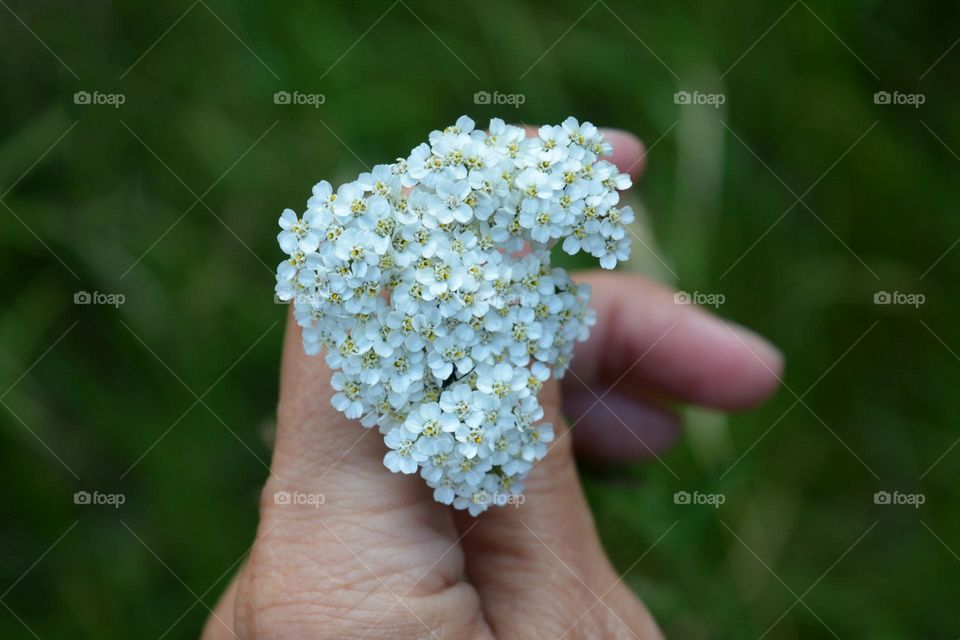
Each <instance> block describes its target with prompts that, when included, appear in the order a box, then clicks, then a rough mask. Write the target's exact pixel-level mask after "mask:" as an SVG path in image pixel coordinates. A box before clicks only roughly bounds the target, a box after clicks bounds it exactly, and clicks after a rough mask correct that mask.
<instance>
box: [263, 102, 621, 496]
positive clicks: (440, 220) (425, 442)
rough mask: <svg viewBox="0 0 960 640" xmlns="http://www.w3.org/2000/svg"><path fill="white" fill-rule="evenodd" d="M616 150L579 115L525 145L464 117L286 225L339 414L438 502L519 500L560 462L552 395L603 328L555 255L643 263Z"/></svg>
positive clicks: (285, 278)
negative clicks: (544, 394)
mask: <svg viewBox="0 0 960 640" xmlns="http://www.w3.org/2000/svg"><path fill="white" fill-rule="evenodd" d="M611 150H612V149H611V146H610V145H609V143H606V142H604V140H603V136H602V135H601V134H600V133H599V131H598V130H597V128H596V127H594V126H593V125H592V124H590V123H583V124H579V123H578V122H577V120H575V119H574V118H568V119H567V120H565V121H564V122H563V124H561V125H559V126H545V127H542V128H541V129H540V130H539V136H537V137H530V138H527V137H525V134H524V130H523V129H521V128H519V127H514V126H509V125H506V124H504V122H503V121H502V120H500V119H493V120H491V121H490V128H489V133H487V132H484V131H480V130H476V129H474V123H473V121H472V120H471V119H470V118H468V117H466V116H463V117H461V118H460V119H458V120H457V122H456V124H455V125H454V126H451V127H447V128H446V129H444V130H443V131H434V132H432V133H431V134H430V137H429V143H424V144H421V145H420V146H418V147H417V148H415V149H413V151H411V152H410V155H409V156H408V157H407V158H400V159H398V160H397V161H396V162H394V163H393V164H384V165H377V166H376V167H374V168H373V171H372V172H370V173H363V174H361V175H360V176H359V177H358V178H357V180H355V181H353V182H350V183H348V184H344V185H343V186H341V187H340V188H339V189H337V190H336V191H334V190H333V188H332V187H331V186H330V184H329V183H328V182H326V181H323V182H320V183H319V184H317V185H316V186H315V187H314V188H313V195H312V197H311V198H310V199H309V201H308V202H307V210H306V212H305V213H304V214H303V215H302V216H297V214H296V213H294V212H293V211H292V210H290V209H287V210H285V211H284V212H283V215H282V216H281V217H280V227H281V228H282V231H281V232H280V235H279V237H278V239H279V242H280V246H281V248H282V249H283V250H284V252H286V253H287V255H288V256H289V257H288V259H287V260H285V261H284V262H282V263H281V264H280V266H279V268H278V269H277V286H276V293H277V295H278V297H279V298H280V299H282V300H293V301H294V306H295V311H294V314H295V317H296V319H297V321H298V322H299V324H300V326H301V327H302V328H303V344H304V349H305V350H306V352H307V353H308V354H317V353H319V352H320V351H322V350H324V349H325V350H326V351H327V355H326V358H327V362H328V363H329V365H330V367H331V368H332V369H333V370H334V371H335V373H334V375H333V379H332V385H333V387H334V389H335V390H336V393H335V395H334V396H333V405H334V407H336V408H337V409H338V410H339V411H342V412H343V413H344V414H346V416H347V417H348V418H352V419H358V418H359V419H361V423H362V424H363V425H364V426H365V427H372V426H374V425H376V426H377V427H379V430H380V432H381V433H382V434H383V435H384V441H385V443H386V445H387V446H388V447H389V448H390V451H389V452H388V453H387V455H386V457H385V458H384V464H385V465H386V466H387V467H388V468H389V469H390V470H391V471H393V472H402V473H408V474H412V473H416V472H417V471H418V470H419V472H420V475H421V476H422V477H423V478H424V480H426V482H427V484H428V485H429V486H430V487H432V488H433V489H434V497H435V498H436V500H437V501H438V502H442V503H445V504H453V506H454V507H456V508H458V509H468V510H469V512H470V513H471V514H472V515H476V514H478V513H480V512H482V511H484V510H486V508H487V507H488V506H490V505H498V504H506V503H508V502H509V503H512V502H514V500H513V499H514V498H516V497H517V496H519V495H520V494H521V493H522V491H523V481H524V479H525V478H526V476H527V474H528V473H529V471H530V468H531V465H532V464H533V463H534V462H536V461H537V460H540V459H541V458H543V456H544V455H545V454H546V452H547V443H548V442H550V441H551V440H552V439H553V427H552V425H550V424H549V423H541V422H539V421H540V420H541V419H542V418H543V408H542V407H541V406H540V403H539V402H538V400H537V393H538V391H539V390H540V388H541V387H542V386H543V384H544V382H545V381H546V380H547V379H548V378H549V377H550V376H551V374H552V375H553V376H554V377H557V378H559V377H561V376H562V375H563V373H564V371H565V370H566V368H567V366H568V365H569V363H570V358H571V354H572V351H573V344H574V341H576V340H585V339H586V338H587V335H588V333H589V327H590V326H591V325H592V324H593V323H594V321H595V319H594V314H593V312H591V311H590V310H589V309H588V308H587V302H588V301H589V297H590V291H589V288H588V287H587V286H586V285H579V286H578V285H576V284H574V283H573V282H572V281H571V279H570V277H569V275H568V274H567V273H566V272H565V271H564V270H563V269H560V268H551V266H550V249H551V247H553V246H554V245H555V244H556V243H557V242H558V241H560V240H561V239H563V245H562V246H563V249H564V250H565V251H566V252H567V253H569V254H575V253H577V252H580V251H583V252H586V253H589V254H590V255H592V256H594V257H596V258H599V260H600V264H601V266H603V267H604V268H607V269H611V268H613V267H614V266H615V265H616V264H617V262H618V261H622V260H625V259H626V258H627V257H628V255H629V252H630V238H629V237H628V235H627V233H626V230H625V227H624V225H625V224H628V223H630V222H631V221H632V220H633V212H632V211H631V209H630V208H629V207H620V206H618V203H619V200H620V194H619V193H618V190H623V189H626V188H628V187H629V186H630V179H629V177H628V176H627V175H626V174H622V173H618V171H617V168H616V166H614V165H613V164H611V163H610V162H607V161H606V160H603V159H601V157H602V156H604V155H608V154H609V153H610V152H611Z"/></svg>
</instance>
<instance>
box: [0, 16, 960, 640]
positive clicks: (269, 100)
mask: <svg viewBox="0 0 960 640" xmlns="http://www.w3.org/2000/svg"><path fill="white" fill-rule="evenodd" d="M0 5H3V6H2V7H0V43H2V44H0V47H2V51H3V53H4V55H3V56H2V58H0V69H2V73H3V75H2V77H3V86H4V90H3V92H2V93H0V114H2V120H0V131H2V136H0V193H2V199H0V204H2V205H3V206H2V207H0V265H2V268H0V281H2V289H0V291H2V298H0V304H2V309H3V312H2V314H0V401H2V405H3V406H2V407H0V438H2V440H0V467H2V477H3V483H4V487H5V491H4V494H3V499H2V500H0V522H2V527H0V603H2V604H3V605H5V608H3V609H0V637H2V638H29V637H33V636H34V635H35V636H36V637H39V638H41V639H43V640H46V639H47V638H66V637H71V638H73V637H90V638H159V637H161V636H163V637H165V638H190V637H195V636H196V635H197V634H198V631H199V629H200V627H201V625H202V623H203V621H204V620H205V618H206V615H207V611H206V607H205V606H204V605H201V604H199V603H198V602H197V599H198V598H201V599H202V601H203V602H204V603H205V605H206V606H212V605H213V603H214V602H215V600H216V598H217V597H218V596H219V594H220V592H221V591H222V589H223V588H224V587H225V586H226V584H227V581H228V579H229V575H230V574H231V573H232V572H231V570H230V569H231V567H233V566H234V565H235V563H236V562H238V561H239V560H240V559H241V558H242V556H243V554H244V553H245V551H246V549H247V548H248V546H249V544H250V543H251V541H252V539H253V534H254V528H255V525H256V500H257V496H258V491H259V488H260V486H261V484H262V482H263V481H264V479H265V477H266V473H267V470H266V467H265V463H266V461H268V460H269V455H270V445H269V442H270V439H271V433H272V429H273V420H274V408H275V402H276V379H277V371H278V357H279V349H280V344H281V337H282V325H281V324H279V322H280V321H281V320H282V317H283V311H284V307H282V306H278V305H275V304H273V302H272V300H271V290H272V287H273V276H272V273H271V272H272V270H273V267H274V266H275V264H276V262H278V260H279V256H280V253H279V250H278V248H277V247H276V245H275V233H276V219H277V216H278V214H279V212H280V210H281V209H282V208H283V207H286V206H291V207H294V208H298V207H301V206H302V204H303V202H305V200H306V197H307V195H308V194H309V189H310V186H311V185H312V184H313V183H314V182H315V181H317V180H319V179H321V178H331V179H332V180H334V181H337V180H342V179H346V178H348V177H350V176H353V175H355V174H356V173H358V172H359V171H360V170H362V169H363V167H364V166H366V165H368V164H374V163H377V162H381V161H389V160H391V159H393V158H395V157H396V156H398V155H401V154H405V153H406V151H407V150H409V149H410V148H411V147H412V146H413V145H414V144H415V143H417V142H418V141H420V140H421V139H422V138H424V136H425V134H426V133H427V132H428V131H429V130H430V129H432V128H436V127H438V126H441V125H444V124H446V123H449V122H452V121H453V120H454V119H455V118H456V116H458V115H460V114H461V113H467V114H470V115H471V116H473V117H474V118H475V119H477V120H478V121H481V122H483V121H485V120H486V119H488V118H489V117H492V116H500V117H503V118H504V119H506V120H508V121H516V122H525V123H543V122H559V121H561V120H562V119H563V118H564V117H566V116H567V115H571V114H572V115H576V116H578V117H580V118H581V119H589V120H591V121H593V122H595V123H598V124H602V125H606V126H615V127H622V128H625V129H629V130H631V131H635V132H637V133H638V134H639V135H640V136H642V137H643V138H644V140H645V141H646V142H647V144H648V146H650V147H651V151H650V154H649V158H648V160H649V169H648V171H647V174H646V176H645V177H644V179H643V180H642V182H641V183H640V184H639V186H638V187H637V188H635V190H634V192H635V193H636V196H635V197H637V198H638V200H639V201H640V202H642V207H643V209H644V212H645V215H644V216H642V218H643V220H642V221H641V228H638V229H637V232H638V233H641V234H646V237H647V240H646V242H647V244H649V246H650V247H651V249H653V250H654V251H655V252H656V253H655V255H654V254H653V253H651V252H648V251H646V250H644V249H643V247H641V246H639V244H638V245H636V251H635V254H636V260H635V262H634V263H633V264H631V265H628V266H629V267H630V268H633V269H637V270H641V271H644V272H646V273H648V274H649V275H651V276H652V277H655V278H658V279H661V280H663V281H665V282H667V283H669V284H670V285H672V286H676V287H678V288H681V289H683V290H685V291H689V292H694V291H697V292H700V293H713V294H721V295H722V296H723V297H724V301H725V302H724V304H723V305H722V306H721V307H720V309H719V312H720V313H721V314H722V315H724V316H727V317H729V318H732V319H734V320H736V321H738V322H740V323H743V324H746V325H749V326H752V327H754V328H756V329H757V330H758V331H760V332H761V333H763V334H765V335H767V336H769V337H770V338H771V339H772V340H773V341H774V342H775V343H777V344H778V345H779V346H780V347H781V348H782V349H783V350H784V351H785V353H786V357H787V362H788V365H787V373H786V376H785V387H784V388H783V389H782V390H781V391H780V392H779V394H778V395H777V396H776V397H775V398H774V400H773V401H772V402H770V403H769V404H767V405H766V406H764V407H762V408H760V409H758V410H755V411H752V412H750V413H748V414H744V415H740V416H736V417H730V418H728V417H725V416H721V415H718V414H714V413H708V412H704V411H691V412H689V413H688V415H687V423H688V428H687V430H686V432H685V436H684V438H683V439H682V440H681V443H680V444H679V446H678V447H677V448H676V449H674V450H673V451H671V452H670V453H669V454H667V455H665V456H664V458H663V463H664V464H660V463H657V462H656V461H653V462H651V463H647V464H643V465H637V466H632V467H626V468H621V467H618V468H603V469H601V468H587V469H585V476H586V479H585V482H586V484H587V488H588V493H589V496H590V499H591V503H592V504H593V506H594V509H595V513H596V516H597V520H598V523H599V525H600V527H601V531H602V535H603V538H604V541H605V543H606V545H607V548H608V549H609V551H610V553H611V555H612V557H613V560H614V562H615V564H616V566H617V567H618V568H619V569H620V570H621V571H626V572H627V573H626V576H625V578H624V579H625V580H626V581H627V582H628V583H629V584H630V585H631V586H632V587H633V588H634V589H635V590H636V591H637V592H638V593H639V594H640V595H641V596H642V597H643V599H644V600H645V601H646V602H647V604H648V605H649V606H650V607H651V609H652V610H653V612H654V614H655V615H656V616H657V618H658V619H659V620H660V622H661V624H662V625H663V626H664V628H665V630H666V631H667V634H668V637H671V638H688V639H695V640H696V639H700V638H704V639H706V638H758V637H760V636H762V635H763V634H766V635H765V636H764V637H767V638H814V637H839V638H844V639H846V638H867V637H869V638H872V639H874V640H880V639H886V638H908V637H909V638H920V637H923V638H955V637H957V636H958V635H960V612H958V610H957V607H956V605H955V600H956V595H957V593H960V557H958V555H957V554H958V552H960V517H958V515H960V508H958V506H957V498H958V483H957V482H956V481H955V478H956V471H955V470H956V468H957V462H958V460H960V448H958V449H957V450H951V448H952V447H953V445H954V444H956V438H957V437H958V434H957V433H956V429H955V425H956V418H955V411H956V389H957V388H958V386H960V358H958V355H957V353H958V352H960V323H958V322H957V320H958V312H960V300H958V299H957V295H956V293H957V292H956V290H955V288H954V285H955V283H956V282H957V276H958V274H960V248H956V243H957V240H958V237H960V219H958V215H957V214H958V211H957V196H958V194H957V185H958V177H960V157H958V156H957V151H958V150H960V126H958V122H957V119H956V118H955V117H951V116H950V114H951V113H954V114H956V113H957V112H958V108H960V100H958V98H960V94H958V90H957V87H956V78H957V77H958V73H960V48H957V49H951V47H953V45H955V44H956V43H957V42H956V41H957V39H958V37H960V27H958V24H960V20H958V18H960V7H958V3H957V2H954V1H951V2H924V3H918V4H915V5H911V4H910V3H900V2H874V1H854V0H851V1H849V2H844V3H832V2H827V1H826V0H809V1H808V2H796V3H793V4H791V3H790V2H770V3H757V2H747V1H726V0H724V1H723V2H714V1H704V2H680V3H643V5H641V3H637V2H620V1H618V0H602V1H600V0H598V1H597V2H591V1H587V2H579V1H577V2H542V3H537V2H531V3H514V2H488V1H482V2H452V1H451V2H446V1H442V2H441V1H431V2H420V1H415V0H403V2H398V3H390V2H361V1H355V2H306V1H295V0H282V1H281V0H275V1H273V2H267V1H260V2H253V1H251V2H242V3H241V2H227V1H226V0H201V1H198V2H192V0H159V1H154V2H150V3H140V2H132V1H126V2H102V1H95V0H87V1H83V2H79V1H67V0H64V1H62V2H40V1H29V2H27V1H18V0H3V1H2V2H0ZM80 91H85V92H87V93H88V94H90V96H91V100H90V102H91V104H82V102H83V99H82V97H81V98H77V99H75V94H76V92H80ZM278 91H286V92H289V93H290V94H293V92H300V93H301V94H311V95H312V94H323V96H324V103H323V104H322V105H319V106H316V107H315V106H313V105H310V104H300V105H296V104H276V103H275V101H274V94H275V93H276V92H278ZM478 91H487V92H490V93H491V94H492V93H493V92H495V91H496V92H500V93H501V94H522V95H523V97H524V103H523V104H522V105H521V106H519V108H517V107H514V106H512V105H478V104H475V101H474V94H475V93H476V92H478ZM678 91H687V92H689V93H691V94H693V92H694V91H699V92H701V94H722V95H723V96H724V104H723V105H721V106H720V107H719V108H714V107H712V106H710V105H684V104H677V102H676V101H675V99H674V94H675V93H676V92H678ZM878 91H887V92H889V93H890V94H891V95H893V93H894V92H900V95H906V94H922V96H923V98H924V104H922V105H921V106H919V107H918V108H917V107H915V106H912V105H909V104H876V103H875V100H874V94H875V93H876V92H878ZM95 92H99V93H95ZM116 94H120V95H122V96H123V104H122V105H119V106H118V107H114V106H112V105H110V104H93V103H95V102H97V101H108V102H109V101H111V99H110V98H109V97H103V96H109V95H116ZM77 101H79V102H81V103H80V104H78V103H77ZM113 101H114V102H116V101H117V100H113ZM895 101H896V98H894V99H893V100H892V102H895ZM799 196H802V202H799V203H798V202H797V200H798V197H799ZM951 249H953V250H952V251H951ZM80 291H87V292H90V293H93V292H94V291H96V292H99V293H101V294H122V295H123V296H125V302H124V304H122V305H120V306H119V307H116V308H115V307H113V306H109V305H104V304H100V305H97V304H91V305H77V304H74V297H75V295H76V294H77V292H80ZM880 291H888V292H891V293H893V292H900V293H902V294H923V295H924V296H925V302H924V304H922V305H919V306H911V305H908V304H896V303H894V304H888V305H878V304H874V297H875V294H877V292H880ZM951 390H953V391H951ZM798 398H799V400H798ZM78 491H88V492H91V493H92V492H94V491H99V492H100V493H101V494H122V495H123V497H124V500H125V502H124V504H123V505H121V506H119V507H116V508H115V507H113V506H110V505H82V504H80V505H78V504H75V503H74V494H75V492H78ZM677 491H687V492H690V493H693V492H695V491H697V492H700V493H701V494H722V495H723V497H724V500H725V502H724V504H723V505H722V506H720V507H719V508H713V507H711V506H708V505H684V504H676V503H675V500H674V498H673V496H674V493H675V492H677ZM877 491H888V492H890V493H891V494H893V492H895V491H896V492H900V494H920V495H922V496H923V500H924V504H923V505H922V506H920V507H919V508H914V507H912V506H909V505H884V504H876V501H875V499H874V494H875V492H877ZM651 547H652V548H651ZM44 554H45V555H44ZM638 559H639V562H638ZM798 597H802V602H801V603H798V602H797V598H798ZM782 614H785V615H782ZM781 615H782V617H781Z"/></svg>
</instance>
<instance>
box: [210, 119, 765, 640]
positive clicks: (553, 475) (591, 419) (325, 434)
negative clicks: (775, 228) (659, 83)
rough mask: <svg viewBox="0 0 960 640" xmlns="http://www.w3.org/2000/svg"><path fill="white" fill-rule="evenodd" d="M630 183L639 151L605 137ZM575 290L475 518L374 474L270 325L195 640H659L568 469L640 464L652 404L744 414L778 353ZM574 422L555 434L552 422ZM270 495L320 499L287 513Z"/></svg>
mask: <svg viewBox="0 0 960 640" xmlns="http://www.w3.org/2000/svg"><path fill="white" fill-rule="evenodd" d="M606 135H607V139H608V140H609V141H610V142H611V143H612V144H613V146H614V149H615V153H614V156H613V158H612V161H613V162H615V163H616V164H617V166H618V167H620V169H621V170H622V171H630V172H631V173H632V174H633V175H634V177H636V176H637V175H638V174H639V172H640V171H641V170H642V168H643V167H642V165H643V159H644V156H645V152H644V150H643V146H642V145H641V143H640V142H639V141H638V140H637V139H636V138H634V137H633V136H631V135H629V134H626V133H622V132H606ZM574 278H575V280H577V281H580V282H587V283H589V284H591V285H592V287H593V296H592V299H591V303H590V304H591V307H592V308H594V309H595V310H596V311H597V324H596V326H595V327H594V328H593V330H592V332H591V335H590V339H589V341H587V342H585V343H580V344H578V345H577V348H576V352H575V357H574V360H573V365H572V369H571V370H570V371H568V373H567V376H566V377H565V378H564V379H563V381H562V387H561V385H560V384H559V383H557V382H556V381H555V380H550V381H549V382H548V383H547V384H546V385H545V386H544V388H543V389H542V391H541V396H540V397H541V403H542V404H543V407H544V411H545V414H546V415H545V416H544V419H545V420H547V421H550V422H552V423H553V424H554V425H555V426H557V438H556V440H555V441H554V442H553V443H552V445H551V448H550V451H549V453H548V455H547V456H546V458H545V459H544V460H543V461H541V462H539V463H538V464H537V465H535V466H534V468H533V471H532V472H531V474H530V477H529V479H528V480H527V481H526V483H525V492H524V495H525V502H524V504H523V505H522V506H520V507H519V508H512V507H504V508H492V509H489V510H488V511H487V512H485V513H484V514H482V515H481V516H479V517H477V518H471V517H469V516H467V515H466V514H465V513H463V512H454V511H453V510H451V509H450V508H448V507H445V506H443V505H441V504H438V503H436V502H434V500H433V498H432V495H431V490H430V489H429V488H428V487H427V486H426V485H425V484H424V483H423V481H422V480H421V479H420V478H418V477H416V476H400V475H393V476H391V475H389V474H388V472H387V470H386V469H385V468H384V467H383V462H382V460H383V455H384V453H385V451H386V449H385V447H384V445H383V442H382V438H380V437H379V436H378V435H377V434H374V435H371V434H370V431H368V430H364V429H362V428H360V427H359V425H358V424H357V423H355V422H353V421H350V420H347V419H346V418H345V417H344V416H343V414H341V413H339V412H337V411H336V410H335V409H334V408H333V407H332V406H331V405H330V396H331V393H332V392H331V389H330V375H331V373H330V370H329V368H328V367H327V366H326V364H325V362H324V360H323V358H322V357H310V356H307V355H305V354H304V353H303V349H302V348H301V344H300V336H299V328H298V327H297V325H296V323H295V322H294V321H292V319H288V324H287V333H286V338H285V345H284V354H283V364H282V370H281V379H280V404H279V407H278V426H277V439H276V446H275V449H274V455H273V461H272V465H271V473H270V478H269V479H268V481H267V484H266V487H265V488H264V491H263V495H262V498H261V504H260V526H259V529H258V532H257V539H256V541H255V542H254V544H253V547H252V549H251V551H250V555H249V557H248V559H247V561H246V563H245V564H244V566H243V568H242V569H241V571H240V573H239V574H238V576H237V577H236V578H235V579H234V582H233V583H232V584H231V586H230V587H229V589H228V590H227V592H226V593H225V594H224V596H223V598H222V599H221V602H220V603H219V604H218V605H217V607H216V609H215V611H214V612H213V615H212V616H211V618H210V619H209V621H208V623H207V626H206V628H205V631H204V637H205V638H209V639H220V638H230V637H237V638H242V639H248V638H257V639H271V640H273V639H288V638H289V639H292V640H300V639H302V638H321V639H322V638H370V639H371V640H375V639H377V638H390V639H391V640H392V639H406V638H430V637H433V638H455V639H457V640H460V639H467V638H494V637H496V638H522V639H529V638H561V637H566V638H599V637H602V638H631V637H632V638H638V639H641V640H646V639H647V638H659V637H661V636H660V633H659V631H658V630H657V627H656V625H655V624H654V622H653V620H652V619H651V617H650V616H649V614H648V613H647V611H646V609H645V608H644V606H643V605H642V604H641V602H640V601H639V600H638V599H637V598H636V597H635V596H634V595H633V594H632V593H631V592H630V591H629V589H628V588H627V587H626V586H625V585H624V584H623V583H622V582H621V581H620V579H619V578H618V576H617V574H616V572H615V571H614V570H613V568H612V566H611V565H610V563H609V561H608V559H607V557H606V555H605V553H604V552H603V549H602V547H601V545H600V542H599V539H598V537H597V533H596V530H595V527H594V524H593V520H592V518H591V515H590V511H589V509H588V507H587V504H586V501H585V499H584V496H583V493H582V491H581V488H580V483H579V479H578V477H577V471H576V466H575V463H574V457H573V448H574V447H573V445H574V443H576V445H577V449H578V451H579V452H580V453H582V454H585V455H590V456H592V457H595V458H600V459H611V458H614V459H616V458H619V459H622V458H630V457H644V456H647V455H651V454H652V453H654V452H657V451H659V450H662V449H663V448H664V447H665V446H666V445H668V444H669V442H670V441H671V440H672V439H673V437H674V435H675V433H676V432H677V429H678V421H677V418H676V416H675V414H673V413H672V412H671V411H670V410H668V409H666V408H663V405H662V402H663V400H664V399H665V398H666V399H676V400H681V401H685V402H693V403H697V404H703V405H706V406H711V407H718V408H722V409H740V408H745V407H749V406H751V405H753V404H755V403H757V402H759V401H761V400H763V399H764V398H765V397H767V396H768V395H769V394H770V393H771V392H772V391H773V390H774V389H775V387H776V385H777V381H778V379H779V374H780V370H781V367H782V364H781V359H780V355H779V354H778V352H777V351H776V350H774V349H773V348H772V347H771V346H770V345H769V344H768V343H766V342H765V341H764V340H763V339H761V338H759V337H757V336H755V335H754V334H752V333H750V332H749V331H747V330H745V329H742V328H739V327H736V326H734V325H731V324H728V323H725V322H723V321H722V320H719V319H717V318H714V317H713V316H711V315H709V314H707V313H706V312H704V311H702V310H701V309H699V308H697V307H694V306H689V305H677V304H675V302H674V298H673V293H672V292H671V291H668V290H667V289H665V288H663V287H661V286H659V285H657V284H654V283H652V282H649V281H647V280H644V279H642V278H639V277H635V276H632V275H629V274H625V273H622V272H606V273H601V272H587V273H580V274H577V275H575V276H574ZM564 409H565V410H566V414H567V415H570V416H571V417H572V418H573V419H574V421H575V422H576V423H577V428H576V431H575V432H573V433H572V435H568V431H567V430H566V429H565V428H563V425H566V424H567V421H566V419H565V418H564ZM277 495H289V496H295V495H302V496H319V495H322V496H323V503H322V504H319V505H317V504H315V503H316V502H317V501H318V499H317V498H314V499H312V500H309V502H312V503H313V504H297V503H296V500H291V501H289V502H287V503H284V502H286V501H283V500H280V501H278V500H277V499H276V498H275V496H277Z"/></svg>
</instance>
